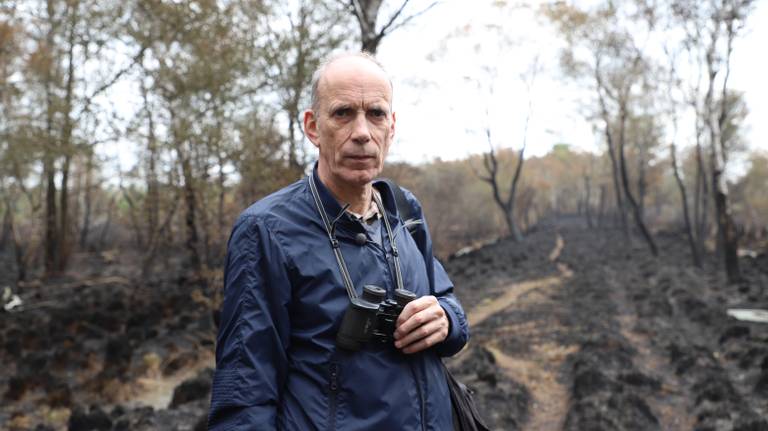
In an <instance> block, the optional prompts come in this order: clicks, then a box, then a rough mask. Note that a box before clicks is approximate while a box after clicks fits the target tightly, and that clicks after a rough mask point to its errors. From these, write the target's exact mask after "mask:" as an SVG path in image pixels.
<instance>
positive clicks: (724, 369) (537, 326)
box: [446, 226, 768, 431]
mask: <svg viewBox="0 0 768 431" xmlns="http://www.w3.org/2000/svg"><path fill="white" fill-rule="evenodd" d="M658 241H659V243H660V244H659V245H660V249H661V250H662V255H661V256H660V257H659V258H658V259H654V258H653V257H651V256H650V254H649V253H648V252H647V249H646V248H645V245H644V244H643V243H641V242H640V241H639V240H636V241H632V242H631V243H628V242H627V241H626V240H625V239H624V238H623V236H622V235H621V234H620V233H619V232H606V231H590V230H586V229H583V228H578V227H573V226H571V227H568V226H559V227H558V226H550V227H549V228H547V229H541V230H540V231H537V232H534V233H532V234H530V235H528V237H527V238H526V240H525V241H524V242H523V243H521V244H515V243H513V242H511V241H502V242H498V243H496V244H493V245H490V246H487V247H484V248H482V249H480V250H477V251H475V252H473V253H471V254H468V255H465V256H462V257H460V258H455V259H453V260H451V261H450V262H449V263H448V265H446V266H447V268H449V272H450V273H451V275H452V279H453V281H454V283H455V284H456V285H457V286H460V289H459V290H458V292H459V296H460V298H461V300H462V303H463V304H464V305H465V307H466V308H467V309H468V310H470V312H469V318H470V322H471V324H472V333H473V335H472V340H471V342H470V345H469V347H468V348H467V349H466V350H465V351H463V352H462V353H461V354H459V355H458V356H457V357H456V358H455V359H452V360H451V361H450V362H449V367H450V368H451V369H452V370H454V372H455V373H456V374H458V375H459V377H460V380H463V381H464V382H465V383H467V384H468V386H470V387H471V388H473V389H474V390H475V391H476V394H475V399H476V401H478V403H479V407H480V409H481V410H482V411H483V413H484V415H485V417H486V419H487V421H488V422H489V425H490V426H491V428H492V429H499V430H518V429H521V430H560V429H564V430H574V431H576V430H694V429H695V430H718V431H719V430H741V431H746V430H768V422H767V421H766V418H768V390H767V389H766V388H768V324H766V323H749V322H741V321H737V320H735V319H733V318H730V317H728V316H727V314H726V311H727V309H728V308H729V307H734V308H760V309H768V255H767V254H766V251H768V250H765V249H764V250H763V251H762V253H760V254H755V255H754V256H752V257H745V258H742V260H741V262H740V263H741V266H742V269H743V271H744V274H745V281H744V282H742V283H739V284H736V285H729V284H727V283H726V282H725V281H724V280H723V277H722V275H721V274H720V273H718V272H717V271H714V270H712V271H700V270H699V271H697V270H694V269H693V268H692V267H691V265H690V263H689V257H688V252H687V249H686V248H685V244H686V243H685V242H684V238H683V237H681V236H677V235H669V234H659V236H658ZM708 265H709V266H711V267H715V266H716V264H715V262H713V261H712V262H709V263H708Z"/></svg>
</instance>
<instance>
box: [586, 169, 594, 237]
mask: <svg viewBox="0 0 768 431" xmlns="http://www.w3.org/2000/svg"><path fill="white" fill-rule="evenodd" d="M584 189H585V190H586V197H585V198H584V211H585V214H586V217H587V227H588V228H590V229H592V228H594V227H595V226H594V221H593V220H592V209H591V207H590V204H589V201H590V199H591V195H592V186H591V184H590V178H589V175H584Z"/></svg>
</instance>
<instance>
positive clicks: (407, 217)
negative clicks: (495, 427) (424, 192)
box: [384, 179, 490, 431]
mask: <svg viewBox="0 0 768 431" xmlns="http://www.w3.org/2000/svg"><path fill="white" fill-rule="evenodd" d="M384 181H385V182H386V183H387V184H388V185H389V188H390V189H392V192H393V193H394V194H395V202H396V204H397V212H398V213H400V218H401V219H402V220H403V222H405V223H406V224H409V223H407V222H409V221H411V219H412V217H413V211H412V210H411V206H410V205H409V204H408V201H407V200H406V198H405V193H403V189H401V188H400V186H398V185H397V184H395V183H394V181H392V180H389V179H384ZM408 231H409V233H412V232H411V230H410V228H409V229H408ZM443 371H444V372H445V379H446V380H447V382H448V391H449V392H450V393H451V411H452V412H453V429H454V431H490V428H488V427H487V426H486V425H485V423H483V421H482V420H481V419H480V414H479V413H478V412H477V407H475V402H474V400H472V392H471V391H470V390H469V389H468V388H467V386H466V385H464V384H463V383H461V382H459V381H458V380H456V378H454V377H453V375H452V374H451V372H450V371H449V370H448V367H446V366H445V364H443Z"/></svg>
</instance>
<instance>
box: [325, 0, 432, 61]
mask: <svg viewBox="0 0 768 431" xmlns="http://www.w3.org/2000/svg"><path fill="white" fill-rule="evenodd" d="M339 1H341V3H343V4H345V5H346V6H347V7H348V8H349V11H350V12H351V13H352V15H353V16H354V17H355V19H356V20H357V22H358V24H359V26H360V39H361V42H362V46H361V49H362V50H363V51H367V52H370V53H371V54H376V50H378V48H379V43H381V40H382V39H384V37H385V36H386V35H388V34H390V33H392V32H393V31H395V30H397V29H398V28H400V27H402V26H404V25H405V24H407V23H409V22H410V21H412V20H413V19H414V18H417V17H418V16H420V15H423V14H425V13H426V12H427V11H429V10H430V9H432V8H433V7H435V6H436V5H437V4H438V3H439V2H438V1H434V2H432V3H430V4H429V5H428V6H427V7H425V8H424V9H422V10H420V11H418V12H415V13H412V14H410V15H407V16H405V15H403V12H404V11H405V9H406V6H408V3H409V2H410V0H403V2H402V3H400V6H398V7H396V8H395V10H394V11H393V12H392V14H391V15H390V16H389V18H387V20H386V22H385V23H384V25H382V26H381V27H377V25H376V24H377V22H378V18H379V10H380V9H381V6H382V4H383V3H384V0H349V1H344V0H339Z"/></svg>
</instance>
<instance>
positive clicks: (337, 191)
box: [318, 175, 373, 214]
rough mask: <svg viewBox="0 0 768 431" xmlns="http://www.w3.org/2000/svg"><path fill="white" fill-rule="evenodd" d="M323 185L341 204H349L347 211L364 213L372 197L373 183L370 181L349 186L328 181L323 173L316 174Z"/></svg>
mask: <svg viewBox="0 0 768 431" xmlns="http://www.w3.org/2000/svg"><path fill="white" fill-rule="evenodd" d="M318 176H319V177H320V181H322V182H323V185H325V187H326V188H327V189H328V190H329V191H330V192H331V194H332V195H333V197H334V198H336V200H337V201H339V203H341V204H342V205H344V204H349V208H347V209H348V210H349V211H352V212H354V213H357V214H365V213H366V212H367V211H368V206H369V205H370V204H371V200H372V199H373V196H372V193H373V185H372V184H371V183H368V184H365V185H364V186H349V185H341V184H337V183H334V182H333V181H330V180H329V179H327V178H323V175H318Z"/></svg>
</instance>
